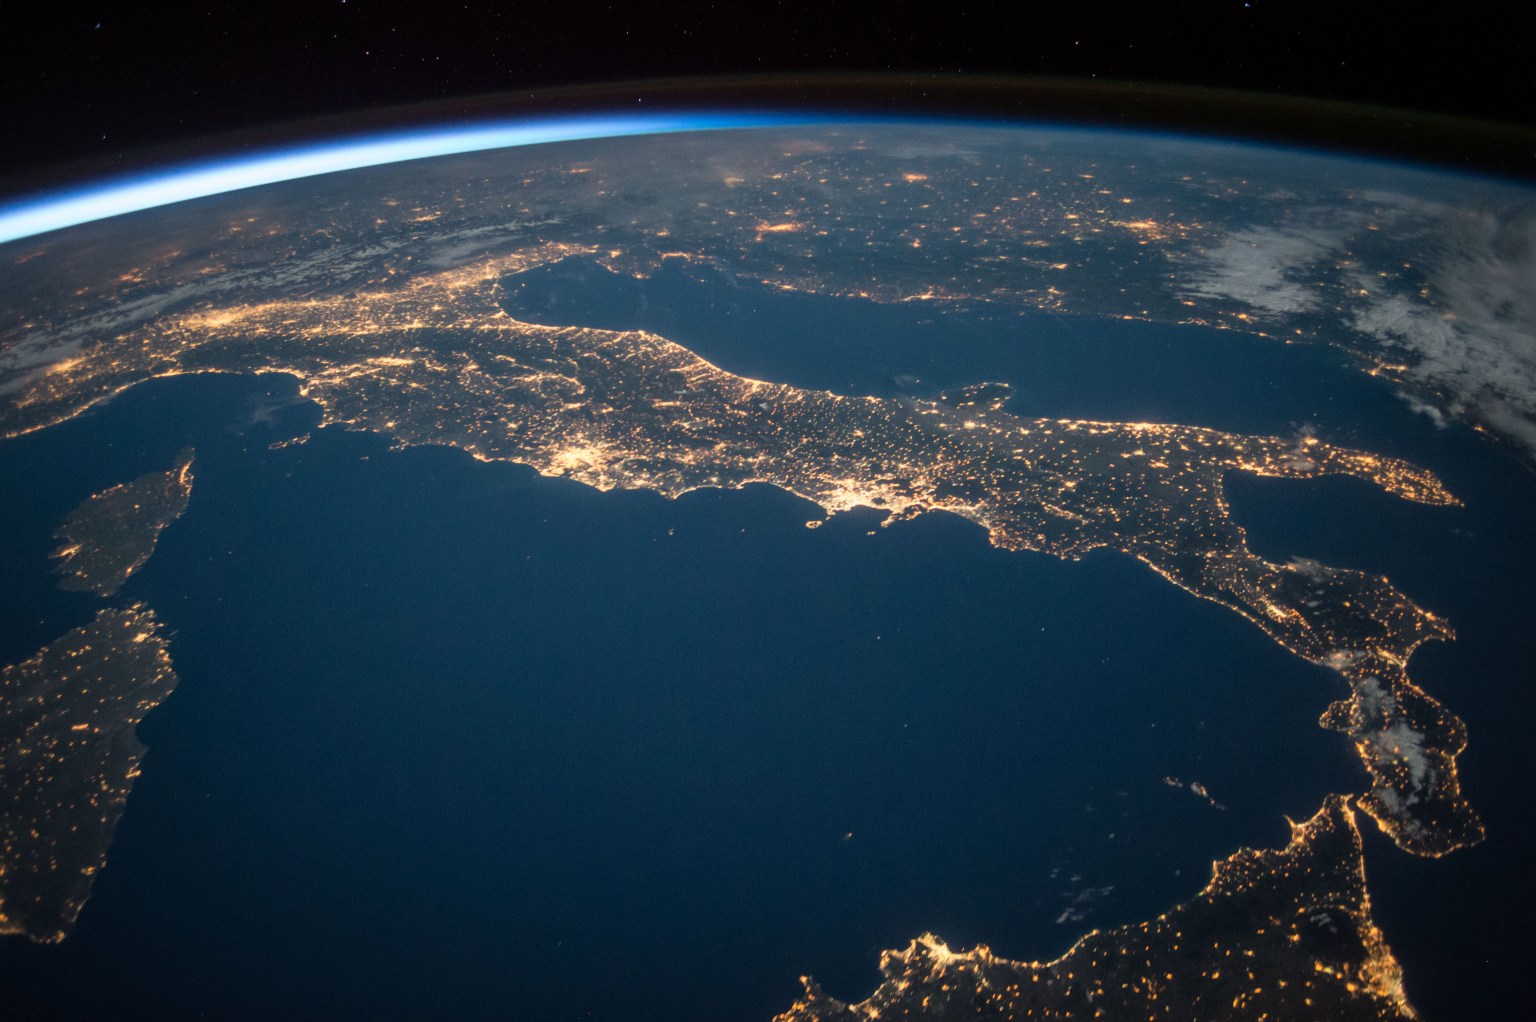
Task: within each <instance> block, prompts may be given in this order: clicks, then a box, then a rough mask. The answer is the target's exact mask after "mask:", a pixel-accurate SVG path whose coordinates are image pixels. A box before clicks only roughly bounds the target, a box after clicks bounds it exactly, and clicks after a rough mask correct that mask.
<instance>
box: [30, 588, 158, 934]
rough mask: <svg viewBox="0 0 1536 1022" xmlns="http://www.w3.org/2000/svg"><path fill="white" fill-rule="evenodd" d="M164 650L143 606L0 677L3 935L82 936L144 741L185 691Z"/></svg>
mask: <svg viewBox="0 0 1536 1022" xmlns="http://www.w3.org/2000/svg"><path fill="white" fill-rule="evenodd" d="M166 647H167V643H166V639H165V636H164V635H163V634H162V632H161V628H160V625H159V622H158V621H156V619H155V615H154V613H153V612H152V611H151V610H150V609H149V608H148V607H146V606H144V605H143V604H133V605H131V606H128V607H124V608H120V609H117V608H106V609H103V610H101V611H99V612H98V613H97V614H96V617H95V619H94V620H93V621H91V622H90V623H89V624H85V625H82V626H80V627H79V628H75V629H72V630H71V631H69V632H67V633H65V634H64V635H62V636H60V637H59V638H58V639H56V640H54V641H53V642H51V643H49V644H48V645H47V646H45V647H43V648H42V649H41V650H39V651H38V652H37V653H36V654H34V655H33V656H31V657H29V658H28V659H26V660H24V661H22V662H21V663H19V664H13V665H9V666H6V667H4V668H0V933H16V934H25V935H26V936H28V937H30V938H32V939H33V940H36V941H59V940H63V939H64V938H65V937H66V936H67V935H68V934H69V932H70V929H71V928H72V927H73V926H74V923H75V919H76V917H77V916H78V915H79V914H80V909H81V906H83V905H84V904H85V901H86V899H87V898H88V897H89V896H90V891H91V885H92V883H93V881H94V880H95V877H96V874H97V873H98V872H100V870H101V868H102V867H103V866H104V865H105V864H106V858H107V847H108V846H109V845H110V844H111V843H112V834H113V831H114V830H115V829H116V827H117V821H118V818H119V817H121V816H122V814H123V807H124V804H125V803H126V802H127V800H128V792H129V791H130V790H131V789H132V788H133V782H134V779H135V778H137V777H138V775H139V760H140V759H141V757H142V756H143V755H144V746H143V745H142V744H141V743H140V742H139V740H138V737H137V736H136V734H135V732H134V729H135V728H136V727H137V726H138V723H139V721H141V720H142V719H144V715H145V714H146V713H148V712H149V711H150V710H153V709H154V708H155V707H156V706H158V705H159V704H160V703H161V702H162V701H163V700H164V699H165V697H166V696H168V695H170V694H171V691H172V690H173V689H175V687H176V683H177V680H178V679H177V677H176V672H175V671H174V670H173V669H172V666H171V658H170V654H169V653H168V652H167V648H166Z"/></svg>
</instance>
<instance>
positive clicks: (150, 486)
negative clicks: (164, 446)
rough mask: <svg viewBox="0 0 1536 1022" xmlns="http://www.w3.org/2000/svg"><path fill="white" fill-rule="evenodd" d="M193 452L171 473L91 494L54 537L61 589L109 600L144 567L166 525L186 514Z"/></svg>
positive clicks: (155, 474) (180, 458)
mask: <svg viewBox="0 0 1536 1022" xmlns="http://www.w3.org/2000/svg"><path fill="white" fill-rule="evenodd" d="M192 457H193V451H192V449H191V448H190V447H189V448H186V449H185V450H183V451H182V452H181V453H180V454H178V455H177V456H176V464H175V465H174V466H172V468H171V469H170V471H167V472H147V473H145V474H144V475H142V476H140V477H139V478H137V479H135V480H134V481H133V482H131V483H123V484H121V485H119V486H114V487H112V488H111V489H107V490H102V491H101V492H100V493H96V494H92V495H91V496H90V497H87V498H86V499H85V500H83V501H81V502H80V504H79V505H78V506H77V507H76V508H75V509H74V510H73V511H71V512H70V513H69V516H68V517H67V518H65V519H64V524H63V525H60V526H59V528H58V531H56V532H55V533H54V539H56V540H58V541H59V548H58V550H56V551H55V552H54V554H53V556H54V557H56V558H58V561H59V563H58V567H57V568H56V569H55V570H57V571H58V573H59V574H60V575H61V576H63V577H62V578H60V579H59V588H60V589H66V590H69V591H71V592H91V593H95V594H96V595H97V596H111V595H112V594H113V593H115V592H117V591H118V590H119V589H120V588H122V585H123V583H124V582H126V581H128V576H130V575H132V574H133V573H134V572H136V571H138V570H139V569H140V568H141V567H143V566H144V562H145V561H147V560H149V556H150V554H152V553H154V552H155V543H156V541H157V540H159V538H160V532H161V530H163V529H164V528H165V527H166V526H167V525H169V524H171V523H172V522H174V521H175V520H176V519H178V518H180V517H181V516H182V514H183V513H184V512H185V511H186V510H187V500H188V498H189V497H190V496H191V494H192Z"/></svg>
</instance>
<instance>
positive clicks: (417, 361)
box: [0, 244, 1483, 855]
mask: <svg viewBox="0 0 1536 1022" xmlns="http://www.w3.org/2000/svg"><path fill="white" fill-rule="evenodd" d="M591 252H592V250H591V249H589V248H583V247H581V246H574V245H560V244H546V245H543V246H539V247H535V248H528V249H524V250H522V251H519V252H517V253H514V254H512V255H509V256H503V257H500V258H497V259H491V260H486V261H482V262H479V263H476V264H473V265H470V266H467V267H464V268H461V269H455V270H447V271H442V272H438V273H434V274H429V275H423V276H417V277H413V278H409V279H407V280H405V281H404V282H402V283H399V284H394V285H392V286H390V287H387V288H381V289H377V290H372V291H365V292H357V293H349V294H347V295H343V296H339V297H329V298H312V299H304V300H298V301H272V302H263V303H259V304H255V305H237V306H231V307H227V308H220V309H212V310H207V311H201V312H197V313H191V314H187V315H182V316H168V317H165V318H163V319H161V320H159V321H157V322H155V323H153V324H151V325H149V326H147V327H144V328H142V329H140V330H138V331H135V332H134V333H132V334H129V335H126V336H124V337H121V338H118V339H117V340H116V341H115V342H114V343H111V344H102V345H97V346H95V347H92V348H88V349H86V350H84V351H82V352H81V353H80V354H78V355H76V356H74V357H73V358H70V359H68V360H65V361H63V362H60V363H57V364H55V365H54V366H52V367H51V368H50V369H48V370H47V371H46V372H45V373H43V374H41V375H40V376H38V377H36V378H35V379H34V380H33V381H32V382H31V383H30V385H28V386H27V387H25V388H24V389H23V390H22V391H21V392H20V393H19V394H18V395H17V397H16V400H15V401H14V403H13V404H12V405H11V406H10V407H7V408H4V409H0V436H6V435H11V436H13V435H17V434H19V433H23V432H27V431H30V430H35V429H41V428H44V427H45V426H48V425H50V424H52V423H56V422H60V421H62V420H64V419H67V418H69V417H71V416H73V415H77V414H79V413H80V412H81V411H83V410H84V409H86V408H89V407H90V406H92V405H93V404H96V403H98V402H101V401H104V400H108V399H110V398H111V397H112V396H113V395H114V394H117V393H119V392H121V391H122V390H124V389H126V388H128V387H131V386H133V385H135V384H137V383H139V382H141V381H143V380H146V379H150V378H152V377H158V376H170V375H176V374H181V373H188V372H241V373H263V372H283V373H291V374H293V375H295V376H297V377H298V378H299V380H300V381H301V384H300V386H301V392H302V393H303V394H304V395H305V396H307V397H309V398H311V399H312V400H314V401H316V402H318V403H319V404H320V405H321V406H322V408H323V409H324V417H325V421H326V422H328V423H335V424H341V425H345V426H348V427H352V428H357V429H368V430H375V431H378V432H381V433H385V434H389V435H392V436H394V437H396V438H398V439H399V441H400V442H401V443H405V444H448V445H452V446H455V447H458V448H460V449H462V450H465V451H467V452H468V453H470V454H471V455H473V456H474V457H476V458H480V459H484V460H514V461H519V462H523V463H527V464H530V465H532V466H534V467H535V468H537V469H538V470H539V471H540V472H542V473H544V474H546V475H555V476H565V477H569V478H572V479H576V480H578V481H581V482H584V483H587V484H589V485H591V486H594V487H597V488H599V489H604V490H607V489H613V488H616V487H623V488H638V489H650V490H655V491H657V492H659V493H661V494H663V495H666V496H669V497H676V496H678V495H680V494H682V493H685V492H687V491H689V490H693V489H698V488H700V487H739V486H743V485H745V484H747V483H754V482H761V483H769V484H772V485H775V486H778V487H781V488H783V489H785V490H787V491H789V492H791V493H794V494H798V495H800V496H803V497H805V498H807V499H809V500H812V501H815V502H816V503H817V504H820V505H821V506H822V507H823V508H825V509H826V510H827V511H828V512H833V513H835V512H840V511H846V510H849V509H851V508H854V507H860V506H863V507H872V508H877V509H881V510H884V511H887V512H889V513H890V517H889V518H888V519H887V521H895V520H898V519H900V518H903V517H910V516H912V515H916V514H921V513H924V512H928V511H948V512H951V513H953V514H956V515H959V516H961V517H963V518H966V519H968V520H970V521H973V522H975V523H977V524H978V525H980V526H982V527H983V528H985V529H986V530H987V532H988V534H989V536H990V538H991V541H992V543H993V544H994V545H995V546H998V547H1000V548H1003V549H1006V550H1035V551H1041V552H1044V553H1049V554H1052V555H1054V556H1057V557H1062V558H1067V559H1076V558H1079V557H1082V556H1083V555H1084V554H1086V553H1089V552H1090V551H1093V550H1097V549H1103V548H1109V549H1114V550H1119V551H1121V552H1123V553H1125V554H1128V555H1130V556H1132V557H1135V558H1137V559H1138V560H1140V561H1142V562H1143V563H1144V564H1146V565H1147V566H1148V567H1150V568H1151V569H1152V570H1154V571H1156V572H1157V573H1158V574H1160V575H1162V576H1163V577H1164V578H1166V579H1168V580H1169V581H1170V582H1172V583H1174V584H1175V585H1178V586H1180V587H1182V588H1184V589H1186V590H1188V591H1189V592H1191V593H1194V594H1196V595H1197V596H1200V597H1202V598H1205V599H1208V600H1212V601H1214V602H1216V603H1219V604H1221V605H1222V606H1225V607H1227V608H1229V609H1231V610H1233V611H1234V612H1236V613H1238V614H1240V615H1241V616H1242V617H1244V618H1245V619H1247V620H1248V621H1250V622H1252V623H1253V624H1254V625H1256V626H1257V627H1258V628H1259V629H1261V630H1262V631H1263V632H1264V633H1265V634H1267V635H1268V636H1269V637H1270V638H1271V639H1273V640H1274V641H1275V642H1277V643H1279V644H1280V645H1281V646H1283V647H1284V648H1286V649H1287V650H1290V651H1291V652H1293V653H1295V654H1296V655H1298V656H1301V657H1304V658H1305V659H1307V660H1309V661H1311V662H1313V663H1317V664H1322V665H1325V666H1328V667H1330V668H1332V669H1333V670H1335V671H1337V672H1338V673H1339V674H1341V675H1342V676H1343V677H1344V678H1345V680H1347V681H1348V682H1349V684H1350V686H1351V695H1350V697H1349V698H1347V699H1345V700H1342V701H1340V702H1338V703H1336V704H1335V705H1334V706H1333V707H1331V708H1330V709H1329V710H1328V712H1327V714H1326V715H1325V716H1324V718H1323V724H1324V726H1326V727H1330V728H1334V729H1337V730H1340V731H1343V732H1345V733H1346V734H1348V735H1349V736H1350V737H1351V738H1353V739H1354V742H1355V747H1356V750H1357V752H1358V754H1359V756H1360V759H1361V762H1362V763H1363V764H1364V766H1365V768H1366V770H1367V771H1368V772H1369V773H1370V775H1371V780H1372V787H1371V790H1370V792H1369V793H1368V794H1367V795H1365V796H1364V797H1363V798H1362V800H1361V806H1362V807H1363V808H1364V809H1365V810H1366V811H1368V812H1369V813H1370V814H1371V815H1372V816H1373V817H1374V818H1375V819H1376V820H1377V822H1378V823H1379V824H1380V826H1381V827H1382V829H1383V830H1384V831H1385V832H1386V833H1387V834H1388V835H1390V836H1391V837H1392V839H1393V840H1394V841H1396V842H1397V843H1398V845H1399V846H1401V847H1402V848H1404V849H1406V850H1408V851H1410V852H1413V853H1415V854H1419V855H1441V854H1444V853H1446V852H1448V851H1451V850H1453V849H1455V848H1458V847H1461V846H1463V845H1466V844H1469V843H1474V842H1476V841H1478V840H1480V839H1481V838H1482V834H1483V829H1482V824H1481V822H1480V821H1479V819H1478V816H1477V814H1476V813H1475V812H1474V811H1473V809H1472V808H1471V806H1470V805H1468V804H1467V802H1466V801H1465V799H1463V798H1462V796H1461V791H1460V784H1459V781H1458V779H1457V775H1456V764H1455V758H1456V756H1457V755H1458V754H1459V753H1460V752H1461V751H1462V749H1463V748H1464V747H1465V745H1466V734H1465V727H1464V725H1463V724H1462V722H1461V721H1460V720H1458V719H1457V718H1455V717H1454V716H1452V715H1451V714H1449V713H1447V712H1446V711H1445V710H1444V709H1443V708H1442V707H1441V706H1440V704H1439V703H1437V702H1436V701H1435V700H1434V699H1432V698H1431V697H1429V696H1428V695H1426V694H1425V693H1424V692H1423V691H1421V690H1420V689H1419V688H1418V687H1417V686H1415V685H1414V684H1413V683H1412V682H1411V681H1410V680H1409V678H1408V674H1407V663H1408V660H1409V657H1410V656H1411V655H1412V654H1413V652H1414V650H1415V649H1417V648H1418V647H1419V646H1420V645H1421V644H1422V643H1424V642H1427V641H1430V640H1434V639H1442V640H1443V639H1449V638H1450V637H1451V636H1452V631H1451V629H1450V627H1449V626H1448V625H1447V624H1446V623H1445V622H1444V621H1442V620H1441V619H1439V618H1438V617H1436V616H1435V615H1433V614H1431V613H1429V612H1428V611H1426V610H1424V609H1423V608H1421V607H1419V606H1418V605H1417V604H1415V603H1414V602H1413V601H1412V600H1410V599H1409V598H1408V597H1407V596H1406V595H1404V594H1403V593H1401V592H1399V591H1398V590H1396V589H1395V588H1394V587H1393V586H1392V585H1391V583H1390V582H1389V581H1388V580H1387V579H1385V578H1381V577H1378V576H1371V575H1367V574H1365V573H1363V572H1358V571H1351V570H1346V569H1342V568H1334V567H1330V566H1328V565H1324V564H1321V563H1318V562H1315V561H1293V562H1292V563H1289V564H1275V563H1271V562H1269V561H1266V560H1264V559H1263V558H1261V557H1259V556H1257V555H1256V554H1254V553H1253V552H1252V551H1251V550H1249V549H1248V545H1247V540H1246V535H1245V533H1244V531H1243V529H1242V527H1241V526H1239V525H1238V524H1237V523H1236V522H1234V521H1233V520H1232V518H1231V515H1230V513H1229V509H1228V506H1227V502H1226V499H1225V497H1224V495H1223V479H1224V477H1225V475H1226V474H1227V473H1230V472H1248V473H1253V474H1256V475H1261V476H1276V477H1284V478H1292V479H1310V478H1314V477H1317V476H1323V475H1350V476H1355V477H1358V478H1361V479H1364V480H1366V481H1369V482H1371V483H1374V484H1375V485H1377V486H1380V487H1381V488H1382V489H1384V490H1386V491H1387V492H1389V493H1392V494H1394V495H1396V496H1398V497H1401V498H1403V499H1405V500H1412V501H1417V502H1419V503H1424V504H1431V505H1440V506H1451V505H1454V504H1456V503H1457V500H1456V498H1455V497H1454V496H1452V495H1451V494H1450V493H1449V492H1447V491H1446V489H1445V488H1444V487H1443V486H1442V485H1441V484H1440V482H1439V480H1438V479H1436V478H1435V476H1434V475H1433V474H1432V473H1430V472H1427V471H1425V470H1423V469H1420V468H1418V467H1416V466H1413V465H1409V464H1407V463H1406V462H1403V461H1400V460H1397V459H1394V458H1389V457H1384V456H1380V455H1376V454H1371V453H1368V452H1364V451H1356V450H1349V449H1346V448H1341V447H1335V446H1332V445H1330V444H1327V443H1324V442H1322V441H1320V440H1318V439H1316V438H1314V437H1310V436H1298V437H1290V438H1286V437H1273V436H1269V437H1266V436H1244V435H1240V434H1234V433H1224V432H1220V431H1217V430H1211V429H1202V428H1198V427H1192V426H1181V425H1169V424H1162V423H1116V422H1091V421H1080V420H1053V419H1026V418H1021V417H1018V416H1014V415H1011V414H1008V413H1007V412H1004V411H1002V410H1001V406H1002V404H1003V400H1002V399H1001V398H1000V397H999V395H1000V394H1002V393H1003V389H1002V387H1001V385H998V384H993V385H989V386H981V387H971V388H965V389H962V390H960V391H958V392H956V393H954V394H952V395H949V396H947V397H946V399H945V400H942V401H922V400H914V399H907V398H898V399H881V398H874V397H847V396H841V395H838V394H833V393H829V392H826V391H817V390H807V389H803V388H796V387H790V386H784V385H781V384H774V383H768V382H764V381H761V380H752V379H747V378H744V377H740V376H736V375H734V374H732V373H729V372H726V371H724V370H722V369H720V368H718V367H716V366H714V365H712V364H710V363H709V362H706V361H705V360H704V359H702V358H699V357H698V356H697V355H695V354H694V353H693V352H691V351H689V350H688V349H686V348H684V347H682V346H681V345H678V344H675V343H673V342H672V341H669V340H667V339H666V338H664V337H660V336H657V335H655V334H651V333H646V332H643V331H611V330H597V329H591V328H584V327H579V326H571V327H558V326H546V325H538V324H532V323H524V322H520V321H518V320H515V319H513V318H511V317H510V316H508V315H507V313H506V312H505V311H504V310H503V309H502V308H501V307H500V306H499V305H498V304H497V297H498V286H499V285H498V282H499V281H500V280H501V279H502V278H503V277H506V276H507V275H509V274H514V273H517V272H519V271H522V270H526V269H530V268H533V267H536V266H540V265H544V264H548V263H550V262H553V261H556V260H559V259H562V258H565V257H567V256H571V255H587V254H591Z"/></svg>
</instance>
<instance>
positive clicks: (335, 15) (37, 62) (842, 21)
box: [0, 0, 1536, 192]
mask: <svg viewBox="0 0 1536 1022" xmlns="http://www.w3.org/2000/svg"><path fill="white" fill-rule="evenodd" d="M1500 6H1501V5H1494V4H1484V3H1466V2H1463V3H1457V4H1455V5H1449V6H1442V5H1437V6H1435V7H1433V8H1431V10H1432V11H1433V13H1432V14H1430V15H1429V16H1416V15H1414V14H1412V13H1411V12H1410V8H1409V6H1408V5H1405V4H1381V3H1374V4H1370V3H1368V4H1358V3H1357V4H1348V5H1346V4H1339V3H1328V4H1323V3H1316V2H1312V0H1305V2H1302V0H1285V2H1280V0H1248V2H1243V0H1219V2H1218V0H1186V2H1182V3H1175V4H1169V3H1162V4H1160V3H1140V4H1106V3H1095V2H1082V0H1080V2H1074V3H1065V2H1053V3H1048V4H1047V3H1038V2H1034V0H1011V2H1003V3H971V4H964V3H962V4H954V3H933V2H931V0H923V2H913V0H883V2H882V3H880V4H879V5H876V6H875V7H874V8H873V9H874V10H876V11H878V12H879V13H878V14H877V15H875V16H873V17H872V16H871V15H870V14H869V13H868V11H869V10H870V9H871V8H870V7H869V6H868V5H862V4H860V5H853V4H838V3H832V2H819V3H807V2H801V0H792V2H771V0H758V2H747V3H699V2H692V3H690V2H672V3H666V4H658V3H635V2H620V3H580V2H564V3H547V2H546V3H537V4H528V3H510V2H504V3H486V2H470V3H459V2H454V3H435V2H434V3H411V4H405V3H398V2H396V3H382V2H370V0H306V2H294V0H268V2H263V3H259V4H206V5H197V6H194V5H190V4H185V3H175V2H162V3H155V4H142V3H128V2H118V3H110V2H103V3H64V4H52V3H50V4H47V5H40V4H16V3H11V4H5V5H3V6H0V90H3V92H0V94H3V96H4V100H3V103H0V118H3V120H0V129H3V134H0V137H3V138H4V139H5V145H4V147H3V149H0V191H3V192H16V191H27V190H31V188H33V187H37V186H39V185H41V184H45V183H46V182H47V181H48V180H49V179H50V178H51V177H53V176H55V175H58V174H67V175H68V176H77V175H85V176H91V175H94V174H99V173H105V172H110V171H112V170H113V169H115V168H120V167H123V166H127V165H131V164H133V163H135V162H138V161H141V160H142V159H144V157H142V156H137V157H136V156H134V155H133V154H134V151H135V150H139V149H142V148H144V147H147V146H160V145H163V144H166V143H171V142H176V141H178V140H186V139H191V138H198V137H201V136H207V135H214V134H218V135H224V136H226V137H225V139H224V140H223V142H222V145H224V146H228V145H236V146H238V145H242V144H247V145H248V144H254V140H253V138H252V137H251V133H252V132H253V131H254V129H257V128H258V127H260V126H264V125H273V124H283V123H287V122H292V121H295V120H302V119H308V118H314V117H318V116H337V115H354V114H356V113H357V112H359V111H367V110H373V109H378V108H385V107H391V106H396V105H399V104H409V103H421V102H425V101H438V102H441V101H444V100H448V101H457V100H462V99H464V98H467V97H473V96H480V95H484V94H488V93H507V92H512V93H518V94H522V95H526V94H527V93H528V92H530V91H533V90H540V89H548V88H551V87H563V86H572V85H585V84H591V83H599V82H615V81H630V80H635V79H652V78H658V77H674V76H686V77H694V76H702V75H742V74H763V73H779V74H790V75H807V74H817V73H827V72H844V73H846V72H859V73H868V72H881V73H897V74H903V75H915V76H924V77H925V76H928V75H941V76H949V77H953V76H958V77H959V78H960V79H962V80H975V78H976V76H984V75H998V74H1002V75H1027V76H1051V77H1066V78H1071V79H1082V80H1083V81H1088V82H1104V81H1133V82H1146V83H1161V84H1178V85H1190V86H1218V87H1223V88H1234V89H1243V90H1250V91H1254V92H1258V93H1261V94H1265V95H1268V96H1271V97H1276V96H1292V97H1307V98H1320V99H1330V100H1343V101H1350V102H1359V103H1369V104H1385V105H1388V106H1392V107H1399V108H1404V109H1408V110H1416V111H1423V112H1428V113H1437V114H1443V115H1450V116H1454V117H1463V118H1465V117H1473V118H1480V119H1492V120H1497V121H1503V122H1506V123H1509V124H1515V125H1523V126H1526V127H1530V126H1533V125H1536V102H1533V101H1532V100H1533V92H1536V89H1533V86H1532V77H1531V75H1530V74H1529V58H1530V54H1531V50H1532V46H1531V43H1530V36H1529V34H1528V33H1525V32H1520V31H1517V30H1516V29H1515V28H1514V27H1513V26H1512V25H1511V24H1510V23H1509V15H1508V14H1507V13H1505V11H1507V10H1508V9H1507V8H1505V9H1504V10H1503V11H1501V10H1500ZM1529 141H1530V136H1517V137H1516V139H1515V140H1514V141H1513V143H1512V147H1513V149H1515V150H1518V152H1505V153H1504V155H1503V156H1502V157H1495V158H1494V159H1492V161H1491V162H1492V163H1494V164H1499V165H1500V166H1502V167H1503V168H1504V169H1515V170H1516V172H1519V165H1520V162H1521V161H1526V162H1527V163H1528V164H1530V165H1536V154H1533V152H1532V151H1531V150H1532V149H1533V148H1536V147H1533V146H1532V145H1530V144H1528V143H1529ZM1505 148H1506V149H1508V148H1510V145H1508V144H1507V145H1506V146H1505ZM1485 162H1487V161H1485ZM60 164H68V165H70V166H67V167H64V168H58V165H60Z"/></svg>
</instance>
